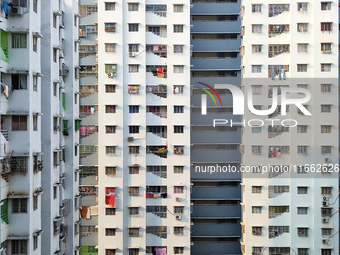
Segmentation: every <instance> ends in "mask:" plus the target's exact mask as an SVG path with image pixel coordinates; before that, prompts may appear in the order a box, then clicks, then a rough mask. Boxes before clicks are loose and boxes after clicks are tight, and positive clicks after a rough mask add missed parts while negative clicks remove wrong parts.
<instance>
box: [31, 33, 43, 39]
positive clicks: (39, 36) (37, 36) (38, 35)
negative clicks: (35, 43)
mask: <svg viewBox="0 0 340 255" xmlns="http://www.w3.org/2000/svg"><path fill="white" fill-rule="evenodd" d="M32 35H33V37H36V38H43V37H44V36H43V35H42V34H40V33H39V32H33V33H32Z"/></svg>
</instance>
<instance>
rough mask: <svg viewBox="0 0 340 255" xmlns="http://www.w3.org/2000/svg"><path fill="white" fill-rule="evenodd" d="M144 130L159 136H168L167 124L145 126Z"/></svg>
mask: <svg viewBox="0 0 340 255" xmlns="http://www.w3.org/2000/svg"><path fill="white" fill-rule="evenodd" d="M146 132H147V133H152V134H154V135H156V136H158V137H161V138H167V136H168V128H167V126H146Z"/></svg>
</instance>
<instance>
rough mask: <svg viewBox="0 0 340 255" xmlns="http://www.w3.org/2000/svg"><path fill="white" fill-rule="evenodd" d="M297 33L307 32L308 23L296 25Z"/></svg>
mask: <svg viewBox="0 0 340 255" xmlns="http://www.w3.org/2000/svg"><path fill="white" fill-rule="evenodd" d="M297 31H298V32H307V31H308V23H298V24H297Z"/></svg>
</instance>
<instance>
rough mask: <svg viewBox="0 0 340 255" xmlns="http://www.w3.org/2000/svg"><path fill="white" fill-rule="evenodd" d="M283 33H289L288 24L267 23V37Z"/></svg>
mask: <svg viewBox="0 0 340 255" xmlns="http://www.w3.org/2000/svg"><path fill="white" fill-rule="evenodd" d="M283 33H289V25H269V27H268V37H269V38H271V37H276V36H279V35H281V34H283Z"/></svg>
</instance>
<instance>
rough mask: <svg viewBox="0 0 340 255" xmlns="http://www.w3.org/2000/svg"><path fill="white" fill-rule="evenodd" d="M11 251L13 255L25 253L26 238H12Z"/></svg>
mask: <svg viewBox="0 0 340 255" xmlns="http://www.w3.org/2000/svg"><path fill="white" fill-rule="evenodd" d="M11 243H12V251H11V254H13V255H21V254H27V240H12V241H11Z"/></svg>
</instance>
